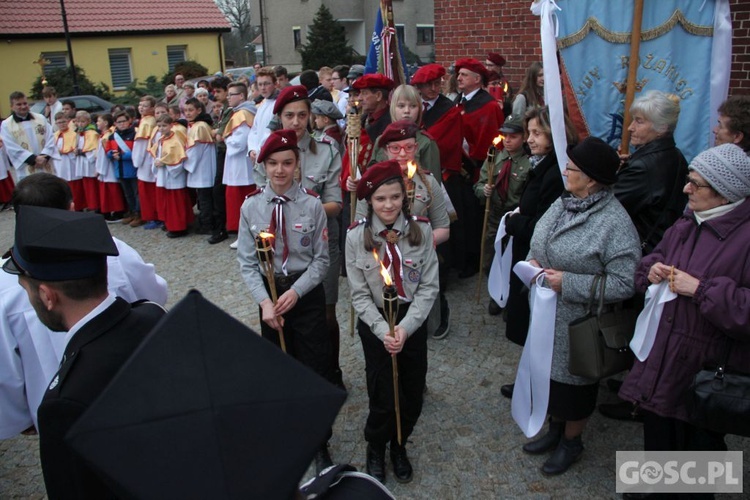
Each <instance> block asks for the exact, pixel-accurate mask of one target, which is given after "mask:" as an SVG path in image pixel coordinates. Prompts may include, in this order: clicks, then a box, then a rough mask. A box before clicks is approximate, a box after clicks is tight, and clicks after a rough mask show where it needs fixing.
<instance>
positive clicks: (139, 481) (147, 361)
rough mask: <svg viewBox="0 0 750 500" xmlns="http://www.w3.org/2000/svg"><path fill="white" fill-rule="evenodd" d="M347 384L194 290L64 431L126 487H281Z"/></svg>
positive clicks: (149, 491)
mask: <svg viewBox="0 0 750 500" xmlns="http://www.w3.org/2000/svg"><path fill="white" fill-rule="evenodd" d="M345 399H346V393H345V392H344V391H342V390H340V389H338V388H336V387H335V386H333V385H332V384H330V383H328V382H327V381H325V380H324V379H323V378H321V377H319V376H318V375H317V374H315V373H313V372H312V371H311V370H309V369H308V368H307V367H305V366H303V365H302V364H300V363H299V362H297V361H296V360H295V359H293V358H292V357H290V356H288V355H286V354H284V353H283V352H281V351H280V350H279V349H278V348H277V347H276V346H274V345H272V344H271V343H270V342H268V341H267V340H265V339H263V338H261V337H260V336H258V335H257V334H256V333H255V332H253V331H252V330H250V329H249V328H248V327H246V326H245V325H243V324H242V323H240V322H239V321H237V320H235V319H234V318H232V317H231V316H229V315H228V314H227V313H225V312H224V311H222V310H221V309H219V308H218V307H216V306H215V305H213V304H211V303H210V302H208V301H207V300H206V299H204V298H203V296H202V295H201V294H200V293H198V292H196V291H192V292H190V293H188V295H187V296H186V297H185V298H184V299H183V300H182V301H180V302H179V303H178V304H177V305H176V306H175V307H174V308H173V309H172V310H171V312H170V313H169V314H168V315H166V316H165V317H164V318H163V319H162V321H161V322H160V323H159V324H158V325H156V327H154V330H153V331H152V332H151V333H150V334H149V335H148V337H147V338H146V339H145V340H144V342H143V344H141V346H140V347H139V348H138V350H136V352H135V353H134V354H133V356H132V357H131V358H130V359H129V360H128V361H127V362H126V363H125V365H124V366H123V367H122V369H121V370H120V372H119V373H118V374H117V375H116V376H115V378H114V379H113V380H112V382H111V383H110V384H109V385H108V386H107V388H106V389H105V390H104V391H103V392H102V394H101V396H100V397H99V398H98V399H97V400H96V401H95V402H94V403H93V404H92V405H91V407H90V408H89V409H88V410H87V411H86V413H84V414H83V415H82V416H81V417H80V419H79V420H78V421H77V422H76V424H75V425H74V426H73V427H72V428H71V430H70V432H69V433H68V435H67V437H66V439H67V440H68V442H69V444H70V446H71V447H72V448H73V449H74V450H75V451H76V452H77V453H79V454H80V455H81V456H83V457H84V459H86V460H87V461H88V462H89V463H90V464H91V466H92V467H94V468H95V469H96V470H97V471H99V472H100V474H101V475H102V476H103V477H104V478H105V480H107V482H108V484H109V485H110V487H111V488H112V489H113V490H114V491H115V493H116V494H117V495H119V496H121V497H124V498H139V499H147V498H159V499H165V498H180V499H187V498H212V499H215V498H243V499H247V498H264V499H265V498H268V499H273V498H283V499H288V498H291V497H292V496H293V494H294V492H295V490H296V489H297V485H298V483H299V480H300V479H301V477H302V475H303V474H304V473H305V470H306V469H307V467H308V466H309V464H310V462H311V460H312V458H313V456H314V454H315V451H316V450H317V449H318V448H319V447H320V446H321V445H322V444H323V443H324V442H325V439H326V434H327V432H328V430H329V429H330V427H331V425H332V424H333V421H334V419H335V418H336V414H337V413H338V411H339V409H340V408H341V405H342V404H343V402H344V400H345Z"/></svg>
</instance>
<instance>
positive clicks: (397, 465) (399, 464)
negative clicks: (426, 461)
mask: <svg viewBox="0 0 750 500" xmlns="http://www.w3.org/2000/svg"><path fill="white" fill-rule="evenodd" d="M391 463H392V464H393V474H394V475H395V476H396V481H398V482H399V483H408V482H411V479H412V472H413V469H412V467H411V463H410V462H409V457H407V456H406V446H399V444H398V443H397V442H395V441H391Z"/></svg>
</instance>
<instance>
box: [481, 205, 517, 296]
mask: <svg viewBox="0 0 750 500" xmlns="http://www.w3.org/2000/svg"><path fill="white" fill-rule="evenodd" d="M509 213H510V212H509ZM507 217H508V214H505V215H503V218H502V219H500V225H499V226H498V227H497V236H496V237H495V258H494V259H492V267H490V277H489V278H488V279H487V290H488V291H489V293H490V297H492V300H494V301H495V302H496V303H497V305H499V306H500V307H505V306H506V304H507V303H508V292H509V290H510V271H511V264H512V263H513V236H511V237H510V238H509V239H508V244H507V245H506V246H505V250H503V238H505V235H506V234H507V233H506V231H505V219H506V218H507Z"/></svg>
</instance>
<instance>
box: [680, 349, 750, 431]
mask: <svg viewBox="0 0 750 500" xmlns="http://www.w3.org/2000/svg"><path fill="white" fill-rule="evenodd" d="M731 344H732V341H731V340H728V341H727V346H726V351H725V354H724V360H723V363H721V364H719V366H717V367H716V368H713V369H711V368H704V369H703V370H701V371H699V372H698V373H696V374H695V377H694V378H693V383H692V384H691V385H690V388H689V389H688V400H687V406H688V416H689V419H690V422H691V423H692V424H693V425H696V426H698V427H701V428H704V429H708V430H710V431H714V432H719V433H722V434H737V435H738V436H749V437H750V374H747V373H741V372H735V371H732V370H730V369H729V368H728V366H727V364H728V362H729V353H730V351H731Z"/></svg>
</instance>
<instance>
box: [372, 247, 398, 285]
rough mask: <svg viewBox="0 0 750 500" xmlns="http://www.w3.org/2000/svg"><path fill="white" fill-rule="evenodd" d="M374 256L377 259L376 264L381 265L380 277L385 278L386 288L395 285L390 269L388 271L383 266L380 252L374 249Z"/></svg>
mask: <svg viewBox="0 0 750 500" xmlns="http://www.w3.org/2000/svg"><path fill="white" fill-rule="evenodd" d="M372 256H373V257H375V262H377V263H378V264H380V275H381V276H382V277H383V283H385V286H391V285H392V284H393V280H391V273H389V272H388V269H386V267H385V266H384V265H383V262H382V261H381V260H380V257H378V251H377V250H375V249H374V248H373V249H372Z"/></svg>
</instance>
